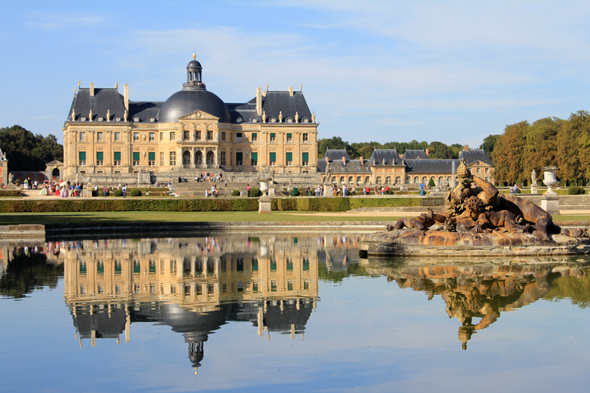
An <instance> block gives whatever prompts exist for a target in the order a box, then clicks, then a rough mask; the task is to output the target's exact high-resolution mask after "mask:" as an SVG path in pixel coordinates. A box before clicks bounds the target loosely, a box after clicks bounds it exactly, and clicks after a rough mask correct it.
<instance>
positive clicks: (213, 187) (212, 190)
mask: <svg viewBox="0 0 590 393" xmlns="http://www.w3.org/2000/svg"><path fill="white" fill-rule="evenodd" d="M211 196H212V197H213V198H215V197H216V196H217V195H216V194H215V184H213V185H212V186H211Z"/></svg>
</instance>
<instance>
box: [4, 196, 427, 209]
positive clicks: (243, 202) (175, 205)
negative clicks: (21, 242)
mask: <svg viewBox="0 0 590 393" xmlns="http://www.w3.org/2000/svg"><path fill="white" fill-rule="evenodd" d="M100 193H102V191H100ZM420 203H421V200H420V199H419V198H346V197H337V198H305V197H302V198H276V199H273V200H272V209H273V210H276V211H317V212H341V211H347V210H351V209H356V208H359V207H393V206H420ZM101 211H171V212H174V211H176V212H191V211H193V212H206V211H258V200H257V199H254V198H239V199H232V198H230V199H218V198H207V199H204V198H203V199H200V198H190V199H178V198H174V199H170V198H166V199H152V198H145V199H123V198H116V199H115V198H112V199H74V198H63V199H53V200H34V199H28V200H24V199H23V200H0V213H21V212H23V213H24V212H38V213H42V212H56V213H57V212H101Z"/></svg>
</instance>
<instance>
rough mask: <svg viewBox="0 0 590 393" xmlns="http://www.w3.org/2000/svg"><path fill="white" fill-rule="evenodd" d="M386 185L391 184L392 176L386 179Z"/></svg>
mask: <svg viewBox="0 0 590 393" xmlns="http://www.w3.org/2000/svg"><path fill="white" fill-rule="evenodd" d="M385 184H391V177H390V176H387V177H386V178H385Z"/></svg>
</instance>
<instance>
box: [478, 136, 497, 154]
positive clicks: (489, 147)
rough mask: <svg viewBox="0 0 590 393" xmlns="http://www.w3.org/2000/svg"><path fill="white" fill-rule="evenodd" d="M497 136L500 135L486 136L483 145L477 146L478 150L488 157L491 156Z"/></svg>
mask: <svg viewBox="0 0 590 393" xmlns="http://www.w3.org/2000/svg"><path fill="white" fill-rule="evenodd" d="M499 136H500V135H496V134H492V135H488V136H486V137H485V138H484V140H483V143H482V144H481V145H480V146H479V148H480V149H483V151H485V152H486V154H487V155H488V157H491V156H492V152H493V151H494V147H495V146H496V142H497V141H498V137H499Z"/></svg>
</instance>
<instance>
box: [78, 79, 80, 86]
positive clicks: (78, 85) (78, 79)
mask: <svg viewBox="0 0 590 393" xmlns="http://www.w3.org/2000/svg"><path fill="white" fill-rule="evenodd" d="M78 87H80V79H78Z"/></svg>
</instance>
